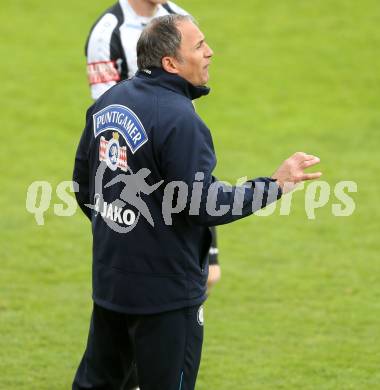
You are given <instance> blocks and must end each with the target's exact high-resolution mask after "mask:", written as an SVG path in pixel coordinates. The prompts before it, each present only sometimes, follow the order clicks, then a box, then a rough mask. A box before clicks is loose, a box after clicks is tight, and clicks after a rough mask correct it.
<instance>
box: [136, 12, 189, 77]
mask: <svg viewBox="0 0 380 390" xmlns="http://www.w3.org/2000/svg"><path fill="white" fill-rule="evenodd" d="M186 20H187V21H191V22H194V20H193V18H192V17H191V16H190V15H176V14H171V15H165V16H160V17H158V18H155V19H153V20H152V21H151V22H150V23H149V24H148V25H147V26H146V27H145V29H144V30H143V32H142V33H141V36H140V39H139V40H138V42H137V66H138V68H139V69H140V70H141V69H146V68H150V67H157V68H162V64H161V60H162V58H163V57H166V56H168V57H175V58H177V59H180V57H179V55H178V50H179V47H180V45H181V38H182V37H181V32H180V31H179V30H178V28H177V25H178V23H180V22H183V21H186Z"/></svg>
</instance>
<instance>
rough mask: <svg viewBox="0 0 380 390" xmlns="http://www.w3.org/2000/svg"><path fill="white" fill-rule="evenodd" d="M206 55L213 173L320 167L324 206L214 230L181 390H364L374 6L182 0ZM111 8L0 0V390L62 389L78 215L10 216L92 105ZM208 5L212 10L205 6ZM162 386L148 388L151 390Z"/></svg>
mask: <svg viewBox="0 0 380 390" xmlns="http://www.w3.org/2000/svg"><path fill="white" fill-rule="evenodd" d="M178 2H179V4H180V5H182V6H183V7H184V8H186V9H187V10H189V11H190V12H191V13H193V14H194V15H195V16H196V17H197V18H198V20H199V22H200V25H201V28H202V29H203V31H204V32H205V33H206V36H207V39H208V42H209V44H210V45H211V46H212V48H213V49H214V52H215V57H214V61H213V65H212V67H211V76H212V79H211V81H210V86H211V87H212V94H211V95H210V96H209V97H207V98H205V99H202V100H201V101H200V102H199V104H197V109H198V111H199V112H200V114H201V116H202V117H203V118H204V119H205V121H206V123H207V124H208V125H209V127H210V128H211V129H212V132H213V137H214V142H215V146H216V151H217V155H218V166H217V175H218V177H219V178H220V179H224V180H228V181H231V182H234V181H235V180H236V179H237V178H239V177H241V176H248V177H255V176H261V175H270V174H271V173H272V172H273V171H274V169H275V168H276V167H277V166H278V165H279V164H280V162H281V161H282V160H283V159H285V158H286V157H288V156H289V155H290V154H292V153H293V152H295V151H298V150H303V151H307V152H311V153H313V154H316V155H318V156H320V158H321V161H322V163H321V170H322V171H323V172H324V176H323V180H325V181H326V182H327V183H329V185H330V186H331V188H332V191H333V188H334V186H335V185H336V183H338V182H339V181H341V180H351V181H355V182H356V183H357V185H358V192H357V193H353V194H351V196H352V197H353V199H354V200H355V203H356V210H355V212H354V214H353V215H352V216H350V217H340V218H339V217H335V216H333V215H332V212H331V207H332V204H333V203H339V202H338V201H337V199H336V197H335V196H334V194H333V192H332V196H331V199H330V201H329V202H328V204H327V205H326V206H325V207H323V208H320V209H318V210H316V219H314V220H310V219H308V218H307V215H306V212H305V191H299V192H296V193H295V194H294V199H293V204H292V209H291V213H290V215H289V216H281V215H279V209H277V210H276V211H275V212H274V213H273V215H272V216H270V217H266V218H264V217H258V216H254V217H250V218H247V219H245V220H243V221H240V222H237V223H235V224H233V225H229V226H224V227H222V228H220V229H219V242H220V251H221V254H220V261H221V264H222V270H223V277H222V281H221V282H220V284H219V285H218V286H216V287H215V289H214V291H213V293H212V296H211V298H210V299H209V301H208V303H207V305H206V312H205V316H206V328H205V330H206V337H205V342H204V353H203V359H202V364H201V368H200V372H199V379H198V385H197V389H200V390H230V389H240V390H255V389H259V390H261V389H289V390H293V389H302V390H306V389H318V390H320V389H323V390H324V389H332V390H336V389H344V390H346V389H353V390H358V389H363V390H367V389H379V388H380V371H379V367H380V344H379V339H380V258H379V249H380V245H379V232H380V224H379V218H380V208H379V205H378V197H379V179H378V177H377V174H378V173H379V168H380V164H379V161H380V158H379V156H380V155H379V146H380V52H379V47H380V27H379V26H380V25H379V20H380V3H379V2H378V1H375V0H362V1H360V2H358V1H354V0H330V1H327V0H324V1H322V0H316V1H314V2H309V1H301V0H293V1H292V0H286V1H267V2H262V1H258V0H236V1H234V2H230V1H227V0H221V1H214V2H205V1H201V0H193V1H191V0H182V1H181V2H180V1H178ZM109 4H110V3H109V2H108V1H105V0H101V1H97V2H94V1H89V0H85V1H73V0H67V1H65V2H62V1H60V2H52V1H46V0H45V1H44V0H40V1H37V0H24V1H22V2H21V1H18V0H13V1H11V0H2V5H1V15H0V20H1V38H0V50H1V53H2V60H1V61H0V74H1V97H0V107H1V120H2V140H1V154H0V162H1V167H2V168H1V179H2V189H1V195H0V207H1V219H0V240H1V243H0V267H1V268H0V389H1V390H3V389H4V390H14V389H17V390H18V389H20V390H31V389H36V390H44V389H46V390H59V389H69V388H70V384H71V381H72V377H73V375H74V371H75V369H76V366H77V364H78V362H79V359H80V357H81V354H82V353H83V350H84V346H85V342H86V337H87V331H88V324H89V316H90V311H91V299H90V296H91V295H90V294H91V291H90V288H91V286H90V281H91V276H90V266H91V257H90V248H91V235H90V226H89V224H88V222H87V220H86V219H85V218H84V217H83V216H82V214H81V213H80V212H79V211H78V212H77V213H76V215H75V216H74V217H70V218H62V217H61V218H60V217H57V216H55V215H54V212H53V204H54V203H56V202H58V199H57V197H56V196H55V195H53V199H52V206H51V207H50V209H49V211H48V212H47V213H46V215H45V225H44V226H37V225H36V223H35V220H34V217H33V215H31V214H29V213H28V212H27V211H26V209H25V199H26V191H27V188H28V186H29V185H30V184H31V183H32V182H33V181H35V180H46V181H49V182H51V183H52V185H53V188H55V187H56V185H57V184H58V183H59V182H61V181H63V180H70V178H71V171H72V166H73V159H74V153H75V149H76V146H77V142H78V140H79V136H80V134H81V131H82V128H83V124H84V114H85V110H86V108H87V106H88V105H89V104H90V102H91V100H90V98H89V91H88V87H87V81H86V75H85V66H84V65H85V59H84V53H83V45H84V41H85V39H86V35H87V32H88V30H89V28H90V26H91V24H92V22H93V21H94V20H95V18H96V17H97V16H98V15H99V13H100V12H101V11H102V10H103V9H104V8H105V7H106V6H108V5H109ZM214 8H216V9H214ZM163 390H164V389H163Z"/></svg>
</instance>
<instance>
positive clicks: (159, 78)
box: [136, 67, 210, 100]
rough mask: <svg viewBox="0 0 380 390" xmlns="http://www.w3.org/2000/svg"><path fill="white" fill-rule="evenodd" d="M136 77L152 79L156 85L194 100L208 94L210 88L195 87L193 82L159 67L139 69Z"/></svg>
mask: <svg viewBox="0 0 380 390" xmlns="http://www.w3.org/2000/svg"><path fill="white" fill-rule="evenodd" d="M136 76H137V77H140V78H144V79H148V80H152V81H154V82H156V83H157V84H158V85H160V86H162V87H164V88H167V89H170V90H171V91H174V92H177V93H180V94H182V95H184V96H187V97H188V98H189V99H191V100H194V99H198V98H199V97H201V96H205V95H208V94H209V92H210V88H208V87H204V86H200V87H196V86H194V85H193V84H191V83H189V82H188V81H187V80H185V79H184V78H182V77H180V76H177V75H175V74H172V73H168V72H166V71H165V70H163V69H161V68H153V67H152V68H149V69H143V70H139V71H138V72H137V73H136Z"/></svg>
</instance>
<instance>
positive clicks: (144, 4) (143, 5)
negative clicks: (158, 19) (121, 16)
mask: <svg viewBox="0 0 380 390" xmlns="http://www.w3.org/2000/svg"><path fill="white" fill-rule="evenodd" d="M128 3H129V5H130V6H131V7H132V8H133V10H134V11H135V12H136V14H137V15H140V16H145V17H148V18H151V17H153V16H154V15H155V13H156V10H157V7H158V5H157V4H153V3H151V2H150V1H148V0H128Z"/></svg>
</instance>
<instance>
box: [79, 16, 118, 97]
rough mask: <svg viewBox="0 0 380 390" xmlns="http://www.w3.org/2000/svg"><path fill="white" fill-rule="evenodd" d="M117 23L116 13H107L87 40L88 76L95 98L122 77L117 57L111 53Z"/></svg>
mask: <svg viewBox="0 0 380 390" xmlns="http://www.w3.org/2000/svg"><path fill="white" fill-rule="evenodd" d="M117 23H118V21H117V18H116V16H115V15H113V14H111V13H106V14H105V15H103V16H102V17H101V18H100V19H99V21H98V22H97V23H96V24H95V25H94V27H93V28H92V30H91V32H90V35H89V37H88V40H87V44H86V57H87V76H88V82H89V84H90V88H91V96H92V98H93V99H95V100H96V99H98V98H99V97H100V96H101V95H102V94H103V93H104V92H106V91H107V90H108V89H109V88H111V87H112V86H113V85H115V84H116V83H117V82H118V81H119V80H120V78H121V76H120V73H119V71H118V69H117V65H116V59H115V58H112V55H111V45H112V42H111V41H112V39H113V37H114V35H113V32H114V30H115V28H116V26H117Z"/></svg>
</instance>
